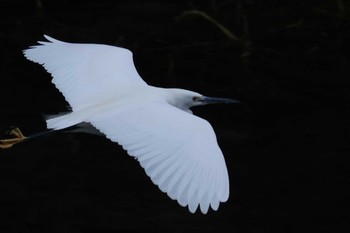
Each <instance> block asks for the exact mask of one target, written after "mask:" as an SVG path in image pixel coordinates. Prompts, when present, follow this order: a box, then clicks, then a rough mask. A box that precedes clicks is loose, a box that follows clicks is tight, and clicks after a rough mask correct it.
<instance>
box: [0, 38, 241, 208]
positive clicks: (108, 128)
mask: <svg viewBox="0 0 350 233" xmlns="http://www.w3.org/2000/svg"><path fill="white" fill-rule="evenodd" d="M44 37H45V38H46V39H47V40H48V41H45V42H44V41H39V42H38V43H39V45H35V46H31V47H30V48H29V49H26V50H24V51H23V52H24V56H25V57H26V58H27V59H28V60H30V61H33V62H36V63H39V64H40V65H42V66H43V67H44V68H45V69H46V71H47V72H49V73H50V74H51V75H52V77H53V79H52V83H53V84H54V85H55V86H56V88H57V89H58V90H59V91H60V92H61V93H62V94H63V96H64V97H65V99H66V100H67V102H68V103H69V105H70V107H71V109H72V111H71V112H69V113H66V114H61V115H59V116H55V117H51V118H49V119H47V120H46V123H47V128H48V129H49V130H50V131H55V130H62V129H67V128H69V127H72V126H75V125H79V124H83V123H85V124H86V123H89V124H90V125H92V126H93V127H94V128H95V129H97V130H98V131H99V132H100V133H102V134H104V135H105V136H106V137H107V138H109V139H110V140H111V141H113V142H116V143H118V144H119V145H121V146H122V147H123V149H124V150H126V151H127V153H128V154H129V155H130V156H133V157H135V158H136V159H137V160H138V161H139V163H140V165H141V166H142V167H143V168H144V169H145V172H146V174H147V175H148V176H149V177H150V178H151V180H152V182H153V183H154V184H155V185H157V186H158V187H159V189H160V190H161V191H163V192H165V193H167V195H168V196H169V197H170V198H171V199H173V200H177V201H178V203H179V204H180V205H181V206H184V207H185V206H188V208H189V211H190V212H191V213H194V212H195V211H196V210H197V209H198V207H199V209H200V210H201V212H202V213H203V214H206V213H207V212H208V209H209V208H210V207H211V208H212V209H213V210H217V209H218V207H219V204H220V202H226V201H227V200H228V197H229V177H228V172H227V167H226V164H225V159H224V156H223V154H222V152H221V149H220V148H219V146H218V143H217V139H216V136H215V133H214V130H213V128H212V126H211V125H210V124H209V123H208V121H206V120H204V119H202V118H199V117H197V116H195V115H193V114H192V111H191V110H190V108H191V107H195V106H201V105H205V104H214V103H238V101H236V100H233V99H226V98H215V97H207V96H203V95H202V94H199V93H196V92H193V91H189V90H184V89H175V88H159V87H154V86H150V85H148V84H147V83H146V82H145V81H144V80H143V79H142V78H141V77H140V76H139V74H138V72H137V71H136V68H135V65H134V62H133V58H132V53H131V52H130V51H129V50H127V49H124V48H120V47H115V46H109V45H103V44H77V43H67V42H63V41H59V40H56V39H54V38H52V37H49V36H47V35H45V36H44ZM10 134H11V135H12V138H10V139H3V140H0V148H3V149H4V148H10V147H12V146H13V145H15V144H17V143H19V142H23V141H26V140H28V139H30V138H31V136H28V137H25V136H24V135H23V134H22V133H21V131H20V130H19V129H18V128H14V129H12V130H11V131H10Z"/></svg>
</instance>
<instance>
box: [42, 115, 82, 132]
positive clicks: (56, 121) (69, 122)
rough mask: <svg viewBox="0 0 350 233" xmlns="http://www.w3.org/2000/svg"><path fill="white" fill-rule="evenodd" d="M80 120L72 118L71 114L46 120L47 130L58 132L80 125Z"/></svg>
mask: <svg viewBox="0 0 350 233" xmlns="http://www.w3.org/2000/svg"><path fill="white" fill-rule="evenodd" d="M81 122H82V120H80V119H77V118H76V117H72V113H68V114H65V115H60V116H57V117H53V118H49V119H47V120H46V125H47V128H48V129H53V130H60V129H65V128H68V127H70V126H73V125H77V124H79V123H81Z"/></svg>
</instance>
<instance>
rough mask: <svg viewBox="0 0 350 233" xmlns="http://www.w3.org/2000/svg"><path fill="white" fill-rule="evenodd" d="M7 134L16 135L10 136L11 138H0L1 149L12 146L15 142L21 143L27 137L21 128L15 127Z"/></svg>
mask: <svg viewBox="0 0 350 233" xmlns="http://www.w3.org/2000/svg"><path fill="white" fill-rule="evenodd" d="M7 134H8V135H11V136H14V137H13V138H9V139H2V140H0V148H1V149H8V148H11V147H12V146H14V145H15V144H17V143H20V142H22V141H23V140H25V139H26V137H25V136H24V135H23V134H22V132H21V130H20V129H19V128H13V129H12V130H10V131H8V132H7Z"/></svg>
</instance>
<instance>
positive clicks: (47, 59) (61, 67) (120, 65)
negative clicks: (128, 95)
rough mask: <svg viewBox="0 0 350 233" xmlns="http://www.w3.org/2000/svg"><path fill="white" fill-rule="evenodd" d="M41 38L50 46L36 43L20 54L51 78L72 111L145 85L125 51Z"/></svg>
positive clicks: (112, 47) (105, 46)
mask: <svg viewBox="0 0 350 233" xmlns="http://www.w3.org/2000/svg"><path fill="white" fill-rule="evenodd" d="M45 38H46V39H47V40H49V41H50V42H40V41H39V42H38V43H39V44H41V45H36V46H32V47H30V48H29V49H27V50H24V55H25V57H26V58H27V59H29V60H31V61H33V62H36V63H39V64H41V65H43V66H44V67H45V69H46V70H47V71H48V72H49V73H51V74H52V76H53V79H52V82H53V83H54V84H55V85H56V87H57V88H58V89H59V90H60V91H61V92H62V94H63V95H64V97H65V98H66V100H67V101H68V103H69V104H70V105H71V107H72V108H73V110H77V109H81V108H84V107H86V106H88V105H91V104H94V103H100V102H103V101H105V100H107V99H108V98H110V97H111V96H113V93H115V92H118V90H122V89H123V88H125V86H129V85H146V83H145V82H144V81H143V80H142V79H141V77H140V76H139V75H138V73H137V71H136V68H135V65H134V63H133V59H132V53H131V52H130V51H129V50H127V49H124V48H119V47H114V46H108V45H101V44H75V43H66V42H62V41H59V40H55V39H53V38H51V37H49V36H45Z"/></svg>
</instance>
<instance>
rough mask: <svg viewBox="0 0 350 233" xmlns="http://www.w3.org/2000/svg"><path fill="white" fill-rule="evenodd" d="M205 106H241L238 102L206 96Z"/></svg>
mask: <svg viewBox="0 0 350 233" xmlns="http://www.w3.org/2000/svg"><path fill="white" fill-rule="evenodd" d="M202 103H203V104H239V101H238V100H234V99H227V98H217V97H208V96H204V97H203V100H202Z"/></svg>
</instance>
